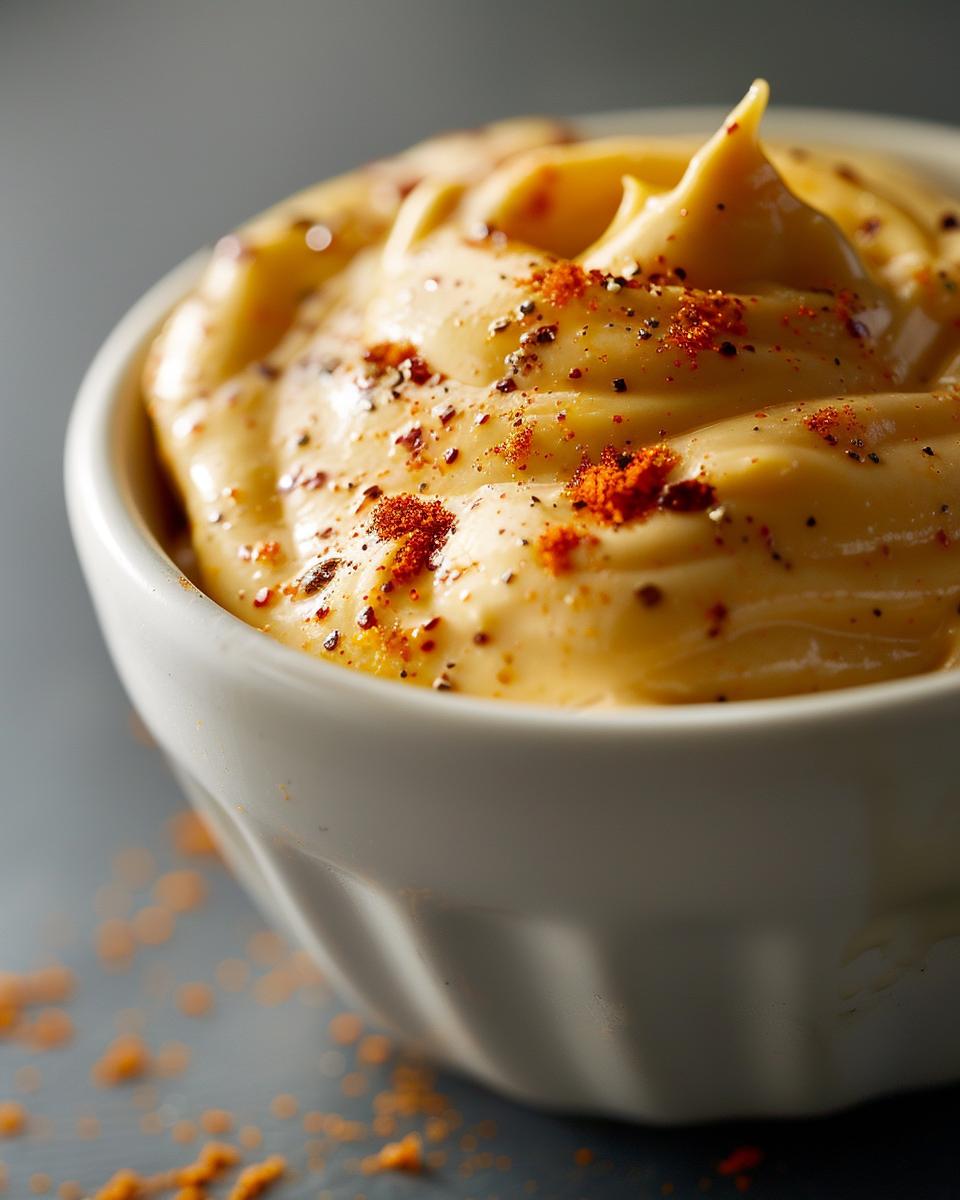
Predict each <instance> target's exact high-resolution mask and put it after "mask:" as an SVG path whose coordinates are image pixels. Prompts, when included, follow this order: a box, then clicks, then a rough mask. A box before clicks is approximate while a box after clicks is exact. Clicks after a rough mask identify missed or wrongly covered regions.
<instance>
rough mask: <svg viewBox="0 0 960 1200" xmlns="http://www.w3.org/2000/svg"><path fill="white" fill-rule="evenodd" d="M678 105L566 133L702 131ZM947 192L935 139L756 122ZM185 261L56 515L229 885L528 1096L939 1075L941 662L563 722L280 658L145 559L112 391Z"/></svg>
mask: <svg viewBox="0 0 960 1200" xmlns="http://www.w3.org/2000/svg"><path fill="white" fill-rule="evenodd" d="M721 116H722V114H721V113H719V112H715V111H711V112H701V111H686V112H684V111H671V112H660V113H649V112H648V113H639V114H632V115H630V114H623V115H616V116H613V117H604V118H591V119H590V120H589V121H587V122H585V123H584V124H585V126H586V128H587V129H588V130H589V131H590V132H596V131H611V130H614V129H618V130H619V129H624V128H634V129H636V128H643V129H646V130H650V131H654V132H676V131H680V130H696V131H707V130H709V129H710V128H711V126H712V125H715V124H716V122H717V121H718V120H719V119H720V117H721ZM768 134H769V135H770V136H780V137H800V136H802V137H803V138H805V139H807V140H821V141H834V142H836V143H839V144H847V145H850V144H854V145H859V146H874V147H877V148H882V149H884V150H888V151H891V152H894V153H898V154H900V155H902V156H903V157H906V158H907V159H909V160H911V161H913V162H914V163H916V164H917V165H919V166H920V167H922V168H925V169H927V170H932V171H934V172H935V173H936V174H938V175H939V176H940V177H941V179H943V180H946V181H947V182H948V183H951V184H952V186H954V187H955V188H956V190H957V191H958V193H960V132H956V131H952V130H949V129H945V128H937V127H934V126H928V125H920V124H916V123H912V122H904V121H896V120H891V119H887V118H882V119H881V118H876V117H866V116H857V115H843V114H824V113H816V112H788V113H780V114H773V115H772V116H771V118H770V120H769V123H768ZM198 270H199V261H198V260H193V261H191V262H189V263H187V264H185V265H184V266H183V267H181V268H179V269H178V270H176V271H175V272H174V273H173V274H172V275H170V276H168V277H167V278H166V279H165V280H164V281H163V282H162V283H160V284H158V285H157V287H155V288H154V289H153V290H152V291H151V292H150V293H149V294H148V295H147V296H146V297H144V299H143V300H141V301H140V303H139V304H137V305H136V306H135V307H134V309H133V310H132V311H131V312H130V313H129V314H128V315H127V317H126V318H125V319H124V320H123V321H122V322H121V323H120V325H119V326H118V327H117V328H116V330H115V331H114V332H113V333H112V334H111V336H110V337H109V338H108V340H107V342H106V344H105V345H104V347H103V349H102V350H101V351H100V353H99V354H98V356H97V358H96V361H95V362H94V364H93V366H92V367H91V369H90V372H89V374H88V376H87V378H86V380H85V382H84V384H83V387H82V389H81V392H80V396H79V398H78V401H77V405H76V409H75V411H74V414H73V419H72V423H71V427H70V433H69V439H68V446H67V495H68V501H69V510H70V518H71V522H72V525H73V531H74V536H75V538H76V543H77V548H78V551H79V554H80V559H81V562H82V564H83V568H84V570H85V572H86V576H87V580H88V583H89V586H90V589H91V591H92V593H93V598H94V601H95V604H96V608H97V612H98V614H99V617H100V621H101V623H102V626H103V631H104V635H105V637H106V640H107V644H108V646H109V648H110V651H111V654H112V656H113V659H114V661H115V663H116V666H117V670H118V671H119V673H120V675H121V677H122V679H123V681H124V683H125V685H126V687H127V689H128V691H129V693H130V695H131V697H132V698H133V701H134V703H135V705H136V707H137V708H138V709H139V711H140V713H141V714H142V716H143V719H144V720H145V722H146V723H147V725H148V726H149V728H150V729H151V730H152V732H153V734H154V735H155V737H156V738H157V740H158V742H159V743H160V745H161V746H162V747H163V748H164V750H165V751H166V753H167V754H168V756H169V758H170V760H171V762H172V764H173V766H174V769H175V771H176V773H177V775H178V776H179V778H180V780H181V781H182V783H183V785H184V787H185V789H186V791H187V792H188V794H189V795H190V797H191V798H192V799H193V801H194V802H195V803H196V804H197V805H198V806H199V807H200V808H201V809H202V811H203V812H204V813H205V814H206V815H207V816H208V817H210V818H211V820H212V821H213V822H214V824H215V825H216V827H217V829H218V830H219V832H220V834H221V835H222V838H223V841H224V843H225V846H226V848H227V851H228V854H229V856H230V858H231V859H232V861H233V863H234V865H235V867H236V869H237V871H238V873H239V875H240V877H241V878H242V879H243V880H244V881H245V882H246V883H247V884H248V885H249V886H250V887H251V889H252V890H253V891H254V892H255V893H256V895H257V896H258V897H259V899H260V900H261V901H262V903H263V904H264V905H265V906H266V907H267V908H268V909H269V910H270V912H271V913H272V914H273V915H274V916H275V917H276V918H278V919H280V920H281V921H282V922H283V923H284V924H285V925H286V926H287V927H288V928H290V929H292V930H293V932H294V933H295V934H296V936H297V937H299V938H300V939H301V940H302V941H303V942H304V943H305V944H306V945H307V946H308V947H309V948H310V949H311V950H312V951H313V952H314V953H315V954H316V956H317V958H318V959H319V961H320V962H321V964H322V965H323V966H324V967H325V968H326V969H327V970H328V971H329V973H330V975H331V976H332V977H333V978H334V980H335V981H338V982H339V984H340V985H341V987H342V988H343V989H344V991H345V992H346V993H347V994H348V995H350V996H352V997H353V999H354V1000H355V1001H356V1002H357V1003H360V1004H361V1005H362V1006H363V1007H365V1008H366V1009H367V1010H368V1011H370V1012H372V1013H373V1014H374V1015H375V1017H376V1018H378V1019H379V1020H381V1021H382V1022H383V1023H384V1024H386V1025H387V1026H390V1027H393V1028H394V1029H396V1030H397V1031H399V1032H400V1034H401V1035H403V1036H404V1037H405V1038H407V1039H410V1040H412V1041H414V1042H417V1043H419V1044H420V1045H422V1046H423V1047H425V1048H426V1049H427V1050H428V1051H429V1052H430V1053H432V1054H434V1055H435V1056H436V1057H437V1058H439V1059H441V1060H443V1061H445V1062H447V1063H449V1064H452V1065H454V1066H456V1067H459V1068H462V1069H463V1070H465V1071H467V1072H469V1073H470V1074H472V1075H474V1076H476V1077H478V1078H480V1079H482V1080H485V1081H486V1082H488V1083H489V1084H491V1085H493V1086H494V1087H496V1088H499V1089H501V1090H502V1091H504V1092H507V1093H509V1094H511V1095H514V1096H517V1097H521V1098H523V1099H525V1100H528V1101H531V1102H533V1103H536V1104H540V1105H546V1106H550V1107H554V1108H559V1109H564V1110H573V1111H579V1112H597V1113H607V1114H614V1115H618V1116H626V1117H632V1118H641V1119H649V1120H655V1121H688V1120H693V1119H701V1118H713V1117H727V1116H733V1115H743V1114H800V1113H813V1112H820V1111H823V1110H828V1109H832V1108H835V1107H838V1106H842V1105H845V1104H849V1103H851V1102H853V1101H857V1100H860V1099H863V1098H865V1097H868V1096H872V1095H875V1094H878V1093H882V1092H886V1091H890V1090H892V1089H899V1088H906V1087H916V1086H919V1085H924V1084H931V1083H935V1082H939V1081H944V1080H948V1079H952V1078H956V1077H960V1037H958V1036H957V1011H958V1001H960V800H958V790H960V788H958V784H957V782H956V776H957V771H956V756H955V753H954V738H956V737H957V736H958V735H957V730H958V720H960V674H940V675H935V676H929V677H925V678H915V679H909V680H904V681H899V682H895V683H889V684H882V685H875V686H871V687H865V688H859V689H853V690H849V691H842V692H835V693H832V694H829V695H820V696H805V697H798V698H793V699H782V700H773V701H758V702H749V703H739V704H731V705H714V706H706V705H693V706H690V707H677V708H635V709H624V710H621V711H617V712H572V711H563V710H550V709H544V708H534V707H520V706H516V705H513V704H509V703H505V702H485V701H480V700H474V699H470V698H467V697H463V696H456V695H438V694H435V693H432V692H429V691H421V690H419V689H413V688H406V687H404V686H403V685H401V684H396V683H390V682H384V681H381V680H377V679H374V678H371V677H368V676H365V675H363V674H359V673H352V672H350V671H347V670H343V669H341V668H339V667H335V666H332V665H328V664H327V663H324V662H321V661H318V660H316V659H313V658H310V657H308V656H307V655H301V654H299V653H297V652H296V651H294V650H291V649H289V648H287V647H285V646H282V645H280V644H278V643H276V642H274V641H271V640H270V639H269V638H267V637H264V636H263V635H262V634H260V633H257V632H255V630H253V629H252V628H250V627H249V626H247V625H245V624H243V623H242V622H241V621H239V620H238V619H237V618H235V617H233V616H231V615H230V614H228V613H226V612H225V611H223V610H222V609H221V608H219V607H218V606H217V605H216V604H214V603H213V602H212V601H211V600H209V599H208V598H207V597H206V596H204V595H203V594H202V593H200V592H199V591H197V590H196V588H194V587H192V586H190V585H189V584H187V583H186V581H185V580H184V579H183V577H182V576H181V575H180V572H179V571H178V569H177V567H176V566H175V565H174V564H173V563H172V562H171V560H170V558H169V557H168V556H167V554H166V553H165V552H164V550H163V548H162V546H161V544H160V537H159V531H160V529H161V527H162V520H163V518H162V508H163V502H162V499H161V490H160V487H159V484H158V480H157V473H156V468H155V466H154V463H153V458H152V455H151V448H150V442H149V437H148V431H147V427H146V422H145V419H144V416H143V413H142V410H141V405H140V399H139V393H138V378H139V374H140V369H141V366H142V362H143V358H144V354H145V350H146V347H147V345H148V343H149V340H150V338H151V336H152V335H153V333H154V331H155V330H156V328H157V325H158V323H159V321H160V320H161V319H162V317H163V316H164V315H165V314H166V312H167V311H168V310H169V309H170V307H171V305H172V304H173V303H174V302H175V301H177V300H178V299H179V298H180V297H181V295H183V293H184V292H185V291H186V289H187V288H188V287H189V286H190V284H191V283H192V282H193V280H194V278H195V276H196V274H197V272H198Z"/></svg>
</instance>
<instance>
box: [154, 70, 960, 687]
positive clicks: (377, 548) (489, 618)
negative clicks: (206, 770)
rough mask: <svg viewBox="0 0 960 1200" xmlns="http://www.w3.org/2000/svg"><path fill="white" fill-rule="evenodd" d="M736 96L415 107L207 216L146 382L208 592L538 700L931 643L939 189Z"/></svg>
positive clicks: (313, 647) (945, 662)
mask: <svg viewBox="0 0 960 1200" xmlns="http://www.w3.org/2000/svg"><path fill="white" fill-rule="evenodd" d="M767 95H768V89H767V86H766V84H765V83H763V81H758V82H757V83H755V84H754V85H753V86H752V87H751V88H750V90H749V91H748V93H747V95H746V96H745V97H744V99H743V100H742V101H741V103H740V104H739V105H738V106H737V107H736V108H735V109H734V110H733V112H732V113H731V114H730V115H729V117H728V118H727V119H726V120H725V121H724V122H723V124H722V125H721V126H720V128H719V129H718V130H717V131H716V132H715V133H714V135H713V136H712V137H711V138H710V139H709V140H708V141H707V142H706V143H704V144H703V145H702V146H700V147H699V148H698V147H697V145H696V143H695V142H694V141H692V140H691V139H686V138H682V139H677V138H662V137H645V136H635V137H616V138H599V139H594V140H588V141H578V140H574V139H573V138H571V136H570V134H569V132H568V131H567V130H565V129H563V128H562V127H560V126H558V125H556V124H553V123H551V122H546V121H515V122H504V123H502V124H499V125H494V126H490V127H488V128H486V129H484V130H480V131H477V132H475V133H470V134H460V135H451V136H447V137H444V138H438V139H434V140H433V141H430V142H427V143H424V144H423V145H421V146H419V147H415V148H414V149H413V150H411V151H408V152H407V153H406V154H404V155H400V156H398V157H397V158H395V159H392V160H389V161H388V162H384V163H378V164H374V165H373V166H371V167H367V168H364V169H363V170H360V171H357V172H354V173H353V174H351V175H347V176H344V177H342V178H340V179H337V180H334V181H332V182H329V183H325V184H320V185H318V186H317V187H316V188H314V189H312V190H310V191H308V192H306V193H303V194H301V195H300V196H296V197H294V198H292V199H291V200H289V201H286V202H284V203H283V204H281V205H279V206H278V207H277V208H275V209H273V210H271V211H270V212H269V213H267V214H265V215H264V216H262V217H260V218H258V219H257V220H255V221H254V222H252V223H251V224H250V225H248V226H247V227H245V228H243V229H241V230H239V231H237V232H236V233H234V234H231V235H229V236H228V237H227V238H225V239H223V240H222V241H221V243H220V244H219V245H218V247H217V250H216V252H215V253H214V256H213V258H212V260H211V262H210V265H209V267H208V268H207V270H206V272H205V274H204V276H203V278H202V280H201V282H200V284H199V286H198V288H197V290H196V291H195V293H194V294H193V295H192V296H190V297H188V298H187V299H186V300H185V301H184V302H183V303H182V304H181V305H180V306H179V308H178V309H177V310H176V311H175V312H174V313H173V315H172V316H171V318H170V320H169V321H168V323H167V325H166V327H165V329H164V330H163V331H162V333H161V334H160V336H159V338H158V339H157V341H156V343H155V345H154V348H153V351H152V354H151V356H150V361H149V363H148V367H147V371H146V376H145V385H144V386H145V394H146V402H147V405H148V408H149V411H150V413H151V416H152V419H153V421H154V424H155V427H156V430H157V434H158V442H159V445H160V449H161V453H162V456H163V458H164V460H165V462H166V464H167V466H168V468H169V470H170V472H171V474H172V475H173V477H174V480H175V482H176V484H177V487H178V491H179V493H180V494H181V495H182V497H183V500H184V505H185V507H186V510H187V515H188V517H189V520H190V524H191V529H192V536H193V541H194V547H195V551H196V557H197V560H198V562H199V564H200V569H201V571H202V577H203V584H204V586H205V588H206V589H207V591H208V592H209V594H210V595H211V596H213V598H214V599H216V600H217V601H218V602H219V603H221V604H222V605H224V607H226V608H228V609H230V610H231V611H233V612H234V613H236V614H237V615H239V616H240V617H242V618H243V619H244V620H246V621H249V622H250V623H251V624H253V625H255V626H257V627H261V628H263V629H265V630H266V631H267V632H269V633H270V635H272V636H274V637H277V638H279V639H281V640H282V641H285V642H287V643H289V644H291V645H293V646H295V647H298V648H300V649H302V650H304V651H306V652H308V653H312V654H315V655H317V656H318V657H322V658H324V659H325V660H327V661H332V662H337V663H340V664H342V665H345V666H347V667H352V668H355V669H360V670H365V671H371V672H373V673H376V674H379V675H382V676H384V677H387V678H393V679H402V680H403V681H404V682H406V683H409V684H414V685H420V686H424V687H431V686H432V687H435V688H438V689H440V690H444V691H451V692H466V693H472V694H476V695H483V696H491V697H505V698H512V699H517V700H528V701H537V702H541V703H552V704H560V705H577V706H585V705H597V704H600V705H602V704H606V705H623V704H635V703H685V702H692V701H711V700H717V699H721V698H722V699H724V700H737V699H747V698H754V697H762V696H775V695H784V694H792V693H799V692H809V691H818V690H826V689H831V688H836V687H843V686H848V685H852V684H859V683H866V682H871V681H875V680H883V679H890V678H895V677H898V676H903V675H908V674H914V673H919V672H924V671H932V670H937V669H941V668H945V667H951V666H953V665H954V663H955V662H956V661H957V638H958V632H960V615H958V605H960V569H958V567H960V559H957V558H956V555H957V554H958V553H960V551H958V549H957V546H958V539H960V516H958V514H960V501H957V500H955V495H956V493H957V484H958V481H960V386H958V377H957V363H958V361H960V293H958V283H960V234H958V233H957V225H956V223H955V222H950V221H946V220H945V219H944V214H945V213H946V214H951V213H954V212H955V211H956V210H957V208H958V207H960V206H958V205H957V203H956V202H954V201H953V200H951V199H950V198H949V197H945V196H944V195H942V194H940V193H938V192H937V191H936V190H935V189H933V188H932V186H931V185H930V184H928V183H927V182H926V181H924V180H922V179H919V178H916V177H914V176H912V175H910V174H909V173H908V172H906V171H905V170H904V169H902V168H900V167H898V166H896V165H895V164H892V163H888V162H885V161H882V160H879V159H876V158H871V157H868V156H865V155H863V154H860V153H857V152H855V151H853V150H851V151H849V152H846V151H845V152H844V153H842V154H839V153H837V152H836V151H831V150H823V149H816V148H814V147H809V146H793V145H791V146H774V147H767V146H766V145H764V143H763V142H762V140H761V137H760V127H761V120H762V117H763V113H764V109H765V107H766V104H767ZM263 546H269V547H271V553H270V554H266V553H253V552H252V551H251V547H263ZM331 563H333V564H335V568H334V569H330V567H329V564H331ZM304 581H309V586H308V584H307V583H305V582H304ZM314 584H315V586H314ZM264 596H266V597H268V600H269V602H267V601H264V600H263V599H262V598H263V597H264ZM258 597H259V598H260V599H259V600H258ZM653 597H655V602H654V601H653V600H652V599H651V598H653ZM438 680H440V681H442V689H441V685H440V684H438Z"/></svg>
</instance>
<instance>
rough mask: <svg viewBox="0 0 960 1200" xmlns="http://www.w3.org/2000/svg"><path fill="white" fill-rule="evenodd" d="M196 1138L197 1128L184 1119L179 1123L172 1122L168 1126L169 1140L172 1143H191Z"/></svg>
mask: <svg viewBox="0 0 960 1200" xmlns="http://www.w3.org/2000/svg"><path fill="white" fill-rule="evenodd" d="M196 1136H197V1127H196V1125H194V1123H193V1122H192V1121H188V1120H186V1119H185V1118H184V1119H183V1120H180V1121H174V1123H173V1124H172V1125H171V1126H170V1139H171V1141H174V1142H180V1143H184V1142H192V1141H193V1139H194V1138H195V1137H196Z"/></svg>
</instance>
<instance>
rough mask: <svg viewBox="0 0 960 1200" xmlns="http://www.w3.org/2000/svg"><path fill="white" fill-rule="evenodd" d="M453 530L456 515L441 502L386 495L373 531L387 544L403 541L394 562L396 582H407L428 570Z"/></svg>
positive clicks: (375, 515) (378, 509) (403, 495)
mask: <svg viewBox="0 0 960 1200" xmlns="http://www.w3.org/2000/svg"><path fill="white" fill-rule="evenodd" d="M452 528H453V514H452V513H450V512H448V511H447V510H446V509H445V508H444V507H443V505H442V504H441V502H440V501H439V500H421V499H420V498H419V496H411V495H410V494H409V493H404V494H402V495H399V496H386V497H385V498H384V499H383V500H381V501H380V503H379V504H378V505H377V508H376V510H375V512H374V514H373V529H374V532H375V533H376V535H377V537H379V538H380V539H381V540H383V541H400V546H399V547H398V549H397V552H396V554H395V555H394V559H393V567H392V575H393V579H394V581H395V582H396V583H400V584H403V583H407V582H408V581H409V580H411V579H413V578H414V577H415V576H416V575H419V574H420V572H421V571H422V570H424V568H426V567H428V566H429V565H430V563H431V560H432V559H433V558H435V556H436V555H437V553H438V552H439V551H440V548H441V547H442V546H443V544H444V542H445V541H446V540H447V537H448V536H449V533H450V530H451V529H452Z"/></svg>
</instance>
